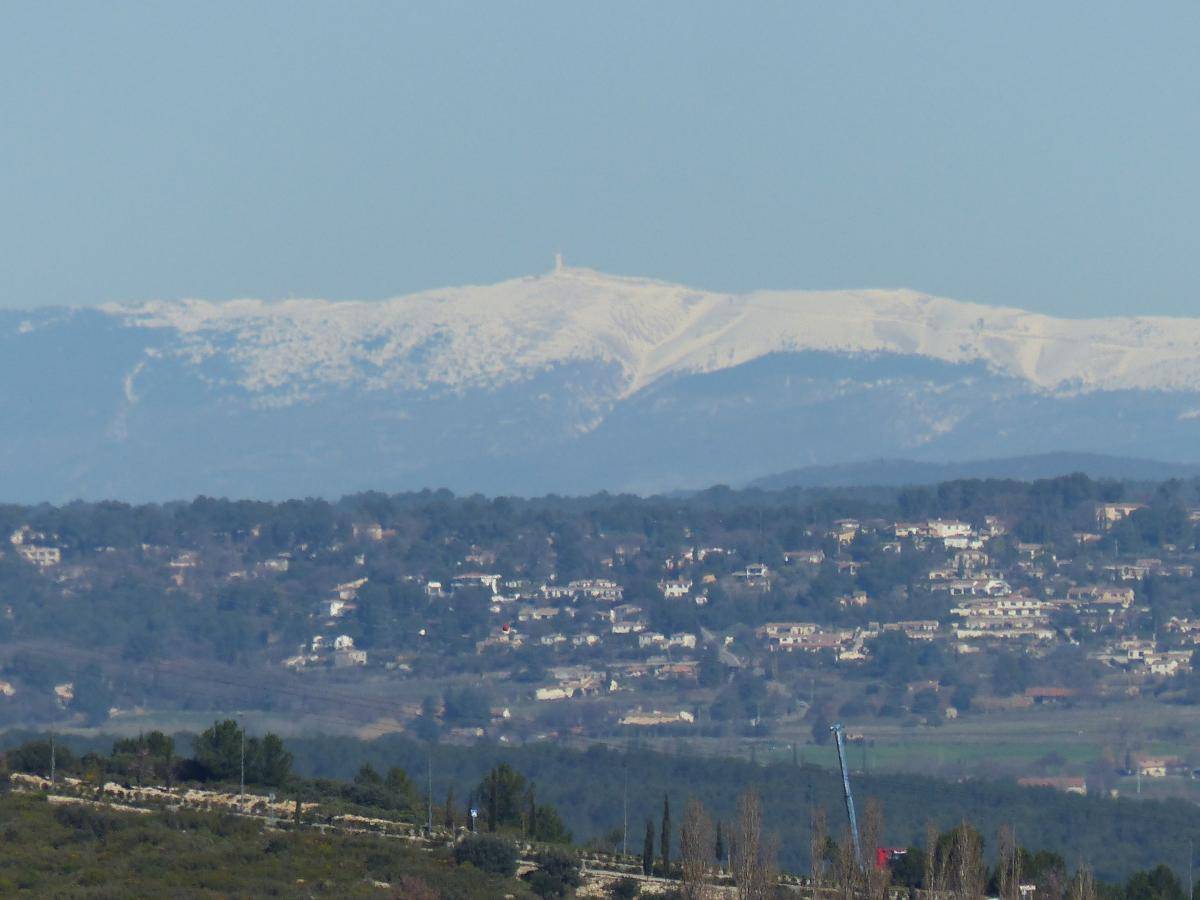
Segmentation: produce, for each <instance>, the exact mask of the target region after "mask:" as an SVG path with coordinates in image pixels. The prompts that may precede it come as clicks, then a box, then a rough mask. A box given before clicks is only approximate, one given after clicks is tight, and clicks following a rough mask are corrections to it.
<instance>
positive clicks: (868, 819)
mask: <svg viewBox="0 0 1200 900" xmlns="http://www.w3.org/2000/svg"><path fill="white" fill-rule="evenodd" d="M862 843H863V852H864V853H865V854H866V856H867V858H866V859H864V860H860V861H859V864H860V865H861V866H862V869H863V882H864V885H865V887H866V891H867V897H868V898H869V900H887V895H888V887H889V886H890V885H891V883H892V871H891V869H889V868H888V867H887V866H882V867H881V866H876V865H875V853H876V851H877V850H878V849H879V848H880V847H881V846H883V804H882V803H880V802H879V800H877V799H876V798H875V797H869V798H868V799H867V808H866V810H865V812H864V814H863V832H862Z"/></svg>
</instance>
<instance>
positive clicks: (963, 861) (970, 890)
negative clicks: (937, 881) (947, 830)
mask: <svg viewBox="0 0 1200 900" xmlns="http://www.w3.org/2000/svg"><path fill="white" fill-rule="evenodd" d="M951 853H952V856H953V862H952V865H951V879H952V883H951V889H952V890H953V891H954V897H955V900H978V898H979V897H982V896H983V891H984V888H985V887H987V871H986V870H985V869H984V867H983V839H982V838H980V836H979V832H978V831H976V830H975V829H974V828H973V827H971V826H970V825H968V824H967V823H966V822H965V821H964V822H960V823H959V825H958V827H957V828H955V829H954V844H953V849H952V851H951Z"/></svg>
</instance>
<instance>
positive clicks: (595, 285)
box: [0, 262, 1200, 499]
mask: <svg viewBox="0 0 1200 900" xmlns="http://www.w3.org/2000/svg"><path fill="white" fill-rule="evenodd" d="M0 345H2V348H0V375H2V376H3V377H4V378H6V379H7V381H8V383H11V384H28V383H30V373H31V372H36V373H38V378H37V382H36V390H29V391H18V392H15V393H13V394H12V396H11V397H9V398H8V399H7V400H5V399H4V398H0V413H3V414H4V415H5V416H6V421H9V422H10V423H12V427H10V428H9V429H7V430H6V431H5V433H4V434H0V459H3V460H5V462H6V465H7V466H8V467H9V468H8V469H7V470H6V471H7V472H8V473H9V479H10V481H9V496H15V497H23V498H27V497H30V496H31V494H30V493H28V492H30V491H34V492H38V491H41V492H44V493H34V494H32V496H33V497H34V498H36V499H40V498H43V497H46V498H52V499H64V498H69V497H71V496H73V495H76V494H80V495H84V496H93V497H94V496H98V495H99V496H103V495H115V496H126V497H145V496H155V497H158V496H180V495H183V496H186V495H188V494H191V493H196V492H201V491H202V492H207V493H233V494H239V493H249V494H252V495H263V494H266V495H270V496H287V495H289V494H301V495H303V494H309V493H326V494H328V493H331V492H338V491H342V490H349V489H365V488H381V489H390V488H400V487H425V486H439V485H446V486H450V487H452V488H455V489H459V490H461V489H469V490H483V491H501V492H506V491H515V492H535V493H537V492H544V491H547V490H555V491H579V490H590V489H595V488H600V487H605V488H612V489H633V490H639V491H655V490H666V489H674V488H686V487H698V486H704V485H706V484H711V483H717V482H725V483H736V482H740V481H744V480H746V479H748V478H752V477H754V476H756V475H759V474H762V473H766V472H781V471H785V470H788V469H793V468H796V467H800V466H806V465H830V464H837V463H844V462H853V461H855V460H864V459H876V458H879V457H880V456H887V457H891V458H898V459H899V458H906V457H907V458H919V459H964V458H965V459H970V458H976V459H979V458H990V457H999V456H1021V455H1025V454H1033V453H1044V452H1047V451H1052V450H1071V451H1081V452H1101V453H1114V454H1119V455H1124V456H1131V457H1144V456H1154V457H1159V458H1162V459H1174V460H1186V459H1191V458H1193V457H1194V447H1195V446H1196V438H1197V436H1198V433H1197V432H1198V429H1200V397H1198V396H1197V395H1198V394H1200V320H1197V319H1155V318H1108V319H1094V320H1063V319H1055V318H1052V317H1049V316H1044V315H1038V314H1035V313H1029V312H1025V311H1022V310H1019V309H1012V308H997V307H988V306H982V305H980V304H976V303H966V302H961V301H956V300H951V299H947V298H944V297H937V296H934V295H930V294H924V293H920V292H918V291H913V290H909V289H861V290H840V291H753V292H749V293H727V292H719V291H708V290H701V289H696V288H691V287H688V286H686V285H680V284H673V283H670V282H666V281H659V280H655V279H650V278H638V277H629V276H622V275H613V274H609V273H605V272H600V271H597V270H595V269H590V268H586V267H581V266H568V265H566V264H565V262H564V264H563V265H562V266H561V267H559V268H556V269H553V270H551V271H548V272H543V273H541V274H537V275H530V276H526V277H520V278H513V279H510V280H507V281H502V282H499V283H497V284H484V285H466V286H462V287H447V288H438V289H435V290H429V291H421V292H419V293H415V294H411V295H408V296H402V297H395V298H391V299H386V300H371V301H361V300H357V301H356V300H339V301H331V300H322V299H311V298H286V299H277V300H260V299H253V298H243V299H237V300H229V301H224V302H215V301H208V300H201V299H185V300H158V301H150V302H145V303H129V304H111V305H108V306H105V307H103V308H102V309H99V310H97V309H74V310H49V311H40V312H37V313H25V312H13V311H10V312H7V313H0ZM5 367H7V368H5ZM0 484H3V482H2V481H0ZM152 485H153V487H152ZM0 499H3V497H0Z"/></svg>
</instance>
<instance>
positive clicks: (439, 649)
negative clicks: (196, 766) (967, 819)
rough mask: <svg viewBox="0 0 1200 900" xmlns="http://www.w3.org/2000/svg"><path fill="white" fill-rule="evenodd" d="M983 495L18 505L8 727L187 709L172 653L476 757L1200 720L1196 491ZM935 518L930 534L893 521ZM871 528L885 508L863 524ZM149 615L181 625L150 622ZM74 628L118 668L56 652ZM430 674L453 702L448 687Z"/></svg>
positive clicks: (1168, 763)
mask: <svg viewBox="0 0 1200 900" xmlns="http://www.w3.org/2000/svg"><path fill="white" fill-rule="evenodd" d="M967 484H971V483H967ZM980 484H985V485H986V484H992V487H991V488H988V489H986V490H984V489H980V488H978V487H976V488H971V489H970V490H969V491H968V493H972V492H973V493H976V494H979V497H978V498H977V499H972V500H970V502H969V503H968V504H966V505H967V506H968V508H967V509H966V510H965V511H964V514H959V515H947V514H945V513H944V511H942V510H939V509H937V507H938V506H939V505H941V506H945V505H947V504H946V503H945V502H942V500H941V499H940V498H939V495H938V494H933V493H931V492H926V493H927V494H930V496H927V497H924V499H921V496H922V495H920V494H919V493H918V494H914V495H912V496H910V497H908V498H907V499H906V498H905V496H901V497H900V498H892V500H891V502H890V503H881V502H878V501H875V500H873V501H871V502H863V501H860V500H851V499H844V500H840V501H838V502H832V501H830V500H829V499H824V500H822V501H820V502H819V503H810V504H808V505H804V504H796V503H793V502H779V501H778V500H773V501H770V502H764V501H763V498H762V497H754V498H740V497H738V495H736V494H734V495H731V496H732V497H734V498H735V499H734V500H733V501H731V502H732V503H733V505H732V506H731V507H730V508H728V509H717V508H716V507H715V506H712V505H709V506H705V505H704V504H700V503H696V502H688V501H678V502H675V501H654V503H653V504H651V502H649V501H635V500H632V499H630V500H628V501H625V502H624V505H623V504H622V501H623V498H606V499H600V500H593V501H589V500H580V501H569V502H567V505H566V506H564V507H562V508H558V509H554V508H552V507H548V506H539V505H538V504H537V503H536V502H529V503H527V504H526V505H524V506H522V507H515V506H513V505H512V503H511V502H510V501H506V500H497V501H482V500H480V499H478V498H465V499H461V500H459V499H453V498H450V497H449V495H441V494H439V495H406V496H405V498H404V499H402V500H400V499H398V500H396V501H389V502H386V503H385V502H382V501H380V499H379V498H378V497H375V496H373V495H372V496H367V497H364V498H348V500H346V501H342V503H341V504H339V505H338V506H336V507H334V506H330V505H328V504H319V503H316V502H315V501H308V502H307V505H302V504H296V505H293V506H291V507H290V508H289V505H288V504H284V505H281V506H272V505H269V504H225V503H223V502H222V501H196V503H195V504H191V505H180V506H179V507H178V508H176V509H173V510H172V509H167V508H153V513H145V514H144V515H143V516H142V518H144V519H146V520H154V521H147V522H141V523H136V521H135V520H136V519H138V518H139V515H138V510H145V509H146V508H128V507H124V508H117V509H112V508H110V509H103V508H100V507H97V508H90V509H85V508H81V507H79V508H74V509H72V508H67V509H64V510H62V511H54V510H45V509H43V510H40V511H37V514H36V515H30V511H28V510H21V509H18V508H12V509H10V510H8V511H7V512H8V514H9V516H10V517H14V518H13V519H12V521H13V524H12V526H11V527H10V528H9V531H8V533H9V534H10V538H9V541H8V544H9V546H8V547H7V548H5V552H4V555H3V558H0V574H2V576H3V593H2V594H0V597H2V598H3V606H2V607H0V612H2V616H0V637H2V638H3V644H2V645H0V646H2V648H3V655H0V664H2V665H0V715H4V716H6V718H7V719H8V721H21V720H24V721H31V720H32V721H38V720H41V721H53V720H56V719H62V718H67V719H71V718H74V719H77V720H79V721H89V722H96V721H103V720H105V719H108V718H110V717H111V718H120V717H123V716H124V717H128V716H136V715H139V714H141V713H143V712H144V711H145V710H146V709H153V708H156V707H162V706H164V705H167V706H170V705H175V704H178V703H179V702H181V697H180V695H179V694H178V688H176V687H169V686H166V685H164V684H162V683H157V684H149V683H147V679H145V678H144V677H141V674H142V671H141V669H139V666H145V665H147V664H150V662H151V661H153V660H156V659H169V660H179V659H186V660H190V661H192V662H193V663H203V664H211V665H212V666H216V667H221V671H223V672H227V671H230V670H238V671H245V670H249V671H253V672H261V673H267V675H268V676H269V677H267V678H265V679H260V680H261V683H262V685H263V690H265V691H271V690H278V691H279V692H281V693H284V694H288V695H289V697H294V696H299V695H303V694H305V693H306V692H308V694H309V696H308V697H307V704H308V705H307V706H305V707H304V708H309V707H311V706H313V705H314V704H315V705H316V706H320V705H321V700H322V698H323V697H325V696H326V695H329V696H332V694H331V692H333V691H335V690H336V691H344V690H346V689H347V688H348V687H350V688H353V687H355V686H360V687H362V688H363V689H364V690H365V691H367V692H368V693H369V696H371V697H375V698H381V699H378V700H376V701H373V702H375V703H376V704H377V705H376V708H374V709H372V710H366V709H363V708H357V709H354V708H351V709H350V710H349V711H347V710H346V709H343V711H342V713H343V714H349V713H350V712H353V713H355V714H356V715H358V716H360V717H361V718H363V719H385V720H386V721H387V722H390V723H392V724H391V725H389V726H388V727H391V728H400V729H404V730H408V731H411V732H413V733H414V734H418V735H424V736H432V735H437V736H440V737H441V738H442V739H449V740H468V741H469V740H476V739H479V738H482V737H487V738H492V739H496V740H499V741H502V742H525V741H531V740H539V739H546V738H550V737H554V736H556V735H560V734H572V735H576V736H586V737H605V736H614V735H629V734H630V733H632V732H637V731H642V732H645V733H646V734H647V735H659V734H664V733H679V734H682V735H689V734H690V735H715V734H735V735H745V736H750V737H769V736H770V735H771V734H773V733H774V732H775V731H777V730H778V729H779V728H781V727H787V728H788V729H790V733H794V732H795V731H796V729H797V728H800V729H802V730H803V731H805V732H806V733H810V734H811V738H810V739H812V740H817V741H819V740H821V737H822V735H821V733H820V732H821V730H822V729H823V728H824V727H825V723H827V722H828V721H830V720H831V719H832V718H834V717H838V718H845V719H847V720H848V721H866V720H877V721H906V722H912V723H916V724H925V725H929V724H937V722H939V721H947V720H952V719H956V718H959V717H966V716H978V715H993V714H1004V713H1006V712H1010V711H1020V710H1033V709H1036V708H1038V707H1042V706H1058V705H1064V704H1066V705H1077V704H1090V703H1103V702H1108V701H1110V700H1118V699H1123V698H1129V697H1136V696H1144V697H1149V698H1154V699H1156V700H1162V701H1172V702H1188V703H1190V702H1196V700H1198V699H1200V689H1198V688H1197V687H1196V686H1194V683H1193V681H1192V679H1191V675H1192V660H1193V654H1194V651H1195V648H1196V645H1197V642H1198V641H1200V603H1198V602H1197V599H1196V598H1197V597H1198V596H1200V595H1197V593H1196V592H1195V590H1194V588H1195V585H1196V580H1195V576H1196V571H1195V567H1196V564H1197V558H1198V553H1197V550H1196V544H1195V539H1194V535H1195V529H1196V527H1197V525H1198V523H1200V505H1193V504H1192V503H1191V502H1189V501H1190V500H1191V499H1194V498H1192V497H1191V495H1190V493H1188V491H1189V490H1191V489H1189V488H1186V487H1185V486H1182V485H1178V484H1177V485H1174V486H1171V487H1169V488H1161V487H1160V488H1159V489H1158V490H1157V491H1154V490H1153V489H1150V490H1143V491H1142V492H1141V493H1140V494H1139V495H1138V499H1119V500H1107V499H1104V494H1105V493H1108V494H1112V493H1123V489H1121V488H1120V486H1119V485H1115V484H1106V483H1100V482H1090V481H1089V480H1087V479H1084V478H1082V476H1079V477H1076V478H1075V479H1074V480H1072V479H1059V480H1056V481H1053V482H1046V483H1043V484H1044V485H1049V486H1050V487H1048V488H1047V487H1043V488H1041V489H1040V490H1043V491H1048V492H1050V493H1051V494H1053V493H1054V492H1057V493H1058V494H1059V495H1061V498H1060V499H1057V500H1055V503H1056V504H1057V507H1056V508H1055V509H1054V510H1053V511H1052V513H1047V512H1046V509H1045V507H1046V501H1045V499H1044V498H1042V499H1040V500H1038V504H1039V507H1041V508H1039V509H1038V511H1037V512H1036V514H1035V513H1031V512H1029V511H1028V509H1026V510H1024V511H1023V510H1022V509H1020V507H1021V506H1022V505H1023V504H1024V505H1025V506H1026V507H1028V497H1029V496H1030V495H1031V494H1032V493H1033V491H1034V490H1035V488H1034V487H1030V486H1019V485H1017V484H1016V483H995V484H993V483H980ZM958 490H959V492H960V493H961V492H962V491H963V489H962V488H961V487H960V488H959V489H958ZM989 496H990V497H991V500H992V501H993V502H992V503H991V505H990V506H989V499H988V498H989ZM913 497H917V500H914V499H913ZM1022 497H1024V499H1022ZM1014 498H1016V499H1015V500H1014ZM918 500H919V501H920V502H918ZM921 503H924V505H925V506H927V507H929V508H930V509H931V510H932V513H933V514H921V515H915V514H914V515H904V514H901V515H897V514H896V513H897V512H900V513H903V512H904V511H905V510H904V509H902V508H901V507H904V506H905V505H906V504H907V505H908V506H909V507H915V506H920V505H921ZM958 503H959V505H960V506H961V505H963V501H961V500H959V501H958ZM839 506H840V507H843V508H842V509H839V508H838V507H839ZM854 506H858V507H863V508H865V509H866V512H867V514H859V515H847V514H844V513H845V511H846V508H853V507H854ZM889 506H891V507H893V511H892V514H890V515H889V514H886V513H887V512H888V507H889ZM372 507H374V508H375V509H374V512H375V514H373V515H372V514H370V513H371V512H372ZM381 507H382V510H381V509H380V508H381ZM626 507H627V508H626ZM992 507H994V508H992ZM826 509H828V510H829V512H828V513H826V512H825V510H826ZM380 511H382V512H383V513H384V514H382V515H380V514H378V513H379V512H380ZM909 511H910V512H911V511H913V510H909ZM85 513H86V514H87V515H91V516H92V518H93V519H94V520H95V521H91V522H89V521H85V519H86V515H85ZM16 516H22V518H20V519H17V518H15V517H16ZM219 520H224V521H223V522H222V521H219ZM114 522H119V523H120V527H114ZM168 525H169V526H170V527H168ZM55 526H57V528H56V527H55ZM139 528H141V529H142V533H141V534H139V533H138V529H139ZM1038 530H1040V532H1041V534H1040V537H1041V539H1040V540H1035V539H1032V537H1033V536H1034V535H1033V532H1035V531H1038ZM489 532H490V534H489ZM100 534H107V535H109V536H110V537H116V536H119V537H121V538H122V539H121V540H120V541H116V540H114V541H113V542H112V543H107V544H105V543H100V542H99V541H97V540H94V538H95V537H96V536H98V535H100ZM148 537H153V538H154V539H145V538H148ZM128 571H133V572H135V573H137V574H136V577H131V576H129V575H128V574H123V572H128ZM134 607H137V608H141V607H150V608H152V609H153V610H155V611H156V612H155V614H154V615H151V616H150V617H149V621H148V624H145V625H143V624H138V623H136V622H134V621H133V620H132V617H128V618H129V620H128V621H126V617H127V616H126V614H127V612H128V611H129V610H130V609H132V608H134ZM143 618H144V617H143ZM73 628H75V629H78V630H77V632H76V633H75V634H74V636H72V629H73ZM51 634H57V635H59V636H62V637H65V638H66V641H67V643H68V644H70V643H75V644H77V645H79V646H81V647H90V648H91V652H92V654H93V655H91V656H88V655H87V653H86V652H84V651H82V650H81V651H80V652H81V653H83V655H80V656H76V657H72V655H71V653H63V654H60V655H59V657H58V658H57V659H47V658H46V657H44V656H38V655H37V654H36V652H34V651H35V650H36V647H37V646H38V643H39V642H40V641H44V640H45V639H46V638H47V637H48V636H50V635H51ZM106 644H107V645H109V646H111V647H113V652H112V653H110V654H108V655H107V656H103V655H101V656H97V655H96V654H95V649H96V648H97V646H104V645H106ZM31 648H32V649H31ZM214 671H215V670H214ZM426 673H436V674H437V675H438V677H439V678H441V680H442V681H443V682H444V683H445V684H449V685H451V686H450V687H446V688H445V689H443V690H440V691H434V690H431V689H430V688H429V687H428V684H427V682H426V681H425V680H423V678H424V676H425V674H426ZM224 677H226V678H228V675H226V676H224ZM213 680H214V681H215V680H217V679H216V678H215V677H214V679H213ZM160 682H161V679H160ZM203 682H204V676H203V675H201V676H199V677H198V680H197V684H198V685H202V683H203ZM280 685H282V686H283V687H278V686H280ZM287 685H291V687H287ZM289 692H290V693H289ZM382 698H390V699H382ZM276 699H277V701H278V698H276ZM187 702H188V704H189V705H193V704H194V703H195V702H196V701H195V700H194V699H189V700H188V701H187ZM200 702H204V701H200ZM211 702H213V703H218V702H220V701H219V700H217V699H213V700H211ZM287 702H300V701H294V700H290V699H289V700H288V701H287ZM363 702H364V703H365V702H366V701H363ZM330 704H332V705H337V704H336V703H334V702H333V701H332V700H331V701H330V703H329V704H326V705H330ZM301 705H302V706H304V704H303V703H302V704H301ZM1193 764H1200V760H1184V759H1161V758H1151V757H1146V758H1144V759H1141V758H1139V759H1137V760H1132V759H1131V761H1129V762H1127V763H1126V767H1129V766H1138V767H1140V771H1141V772H1142V774H1144V775H1146V776H1149V777H1153V776H1156V775H1159V774H1166V773H1168V772H1180V771H1183V772H1188V771H1190V767H1191V766H1192V765H1193Z"/></svg>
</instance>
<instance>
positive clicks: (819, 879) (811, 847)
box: [808, 806, 829, 887]
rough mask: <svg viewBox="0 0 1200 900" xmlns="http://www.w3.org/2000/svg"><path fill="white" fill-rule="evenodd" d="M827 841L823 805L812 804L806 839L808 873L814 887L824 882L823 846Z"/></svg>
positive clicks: (827, 826) (826, 824) (827, 823)
mask: <svg viewBox="0 0 1200 900" xmlns="http://www.w3.org/2000/svg"><path fill="white" fill-rule="evenodd" d="M828 843H829V822H828V821H827V819H826V816H825V807H823V806H814V807H813V810H812V826H811V828H810V829H809V840H808V853H809V857H810V860H811V861H810V863H809V874H810V875H811V876H812V883H813V886H814V887H821V886H822V885H823V884H824V883H825V847H826V845H827V844H828Z"/></svg>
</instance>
